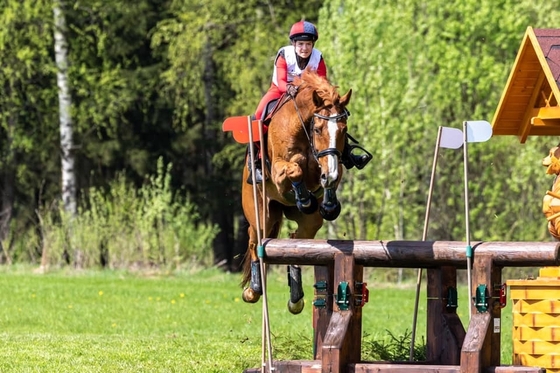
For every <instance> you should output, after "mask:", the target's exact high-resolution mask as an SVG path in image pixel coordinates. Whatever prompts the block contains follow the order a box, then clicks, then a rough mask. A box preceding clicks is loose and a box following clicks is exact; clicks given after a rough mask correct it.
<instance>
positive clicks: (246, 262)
mask: <svg viewBox="0 0 560 373" xmlns="http://www.w3.org/2000/svg"><path fill="white" fill-rule="evenodd" d="M256 248H257V245H256V244H255V243H254V242H250V241H249V246H248V248H247V252H246V253H245V256H244V257H243V278H242V280H241V283H240V285H241V288H245V287H247V285H248V284H249V282H250V281H251V262H252V260H251V257H252V255H251V250H256Z"/></svg>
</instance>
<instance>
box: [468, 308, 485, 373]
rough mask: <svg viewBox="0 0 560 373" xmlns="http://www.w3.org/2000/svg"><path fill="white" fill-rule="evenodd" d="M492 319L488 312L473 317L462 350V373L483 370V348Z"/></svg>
mask: <svg viewBox="0 0 560 373" xmlns="http://www.w3.org/2000/svg"><path fill="white" fill-rule="evenodd" d="M491 319H492V315H490V313H488V312H487V313H478V314H473V315H472V317H471V321H470V323H469V327H468V329H467V335H466V337H465V342H464V343H463V348H462V349H461V370H460V372H461V373H474V372H480V371H481V370H482V366H483V357H482V347H483V345H484V341H485V339H486V334H487V331H488V328H489V327H490V321H491Z"/></svg>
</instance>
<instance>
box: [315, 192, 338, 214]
mask: <svg viewBox="0 0 560 373" xmlns="http://www.w3.org/2000/svg"><path fill="white" fill-rule="evenodd" d="M341 208H342V207H341V206H340V202H339V201H338V199H337V198H336V192H335V190H334V189H325V196H324V197H323V203H322V204H321V206H320V207H319V212H320V213H321V216H322V217H323V219H325V220H328V221H333V220H335V219H336V218H338V215H340V210H341Z"/></svg>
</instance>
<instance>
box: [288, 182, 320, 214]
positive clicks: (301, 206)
mask: <svg viewBox="0 0 560 373" xmlns="http://www.w3.org/2000/svg"><path fill="white" fill-rule="evenodd" d="M292 189H293V190H294V194H295V197H296V206H297V208H298V210H299V211H301V212H303V213H304V214H312V213H314V212H315V211H317V207H318V202H317V198H315V196H314V195H313V194H311V193H310V192H309V191H308V190H307V188H306V187H305V184H304V183H303V181H300V182H299V183H292Z"/></svg>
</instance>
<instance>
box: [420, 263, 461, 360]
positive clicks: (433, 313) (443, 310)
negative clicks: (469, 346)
mask: <svg viewBox="0 0 560 373" xmlns="http://www.w3.org/2000/svg"><path fill="white" fill-rule="evenodd" d="M427 283H428V284H427V303H428V304H427V323H426V324H427V337H426V360H428V361H430V362H433V363H438V364H450V365H457V364H459V362H460V358H461V346H462V344H463V340H464V337H465V329H464V328H463V326H462V324H461V321H460V319H459V317H458V316H457V313H456V309H455V308H448V307H447V301H448V299H447V298H448V293H449V288H454V289H456V288H457V269H456V268H454V267H440V268H433V269H432V268H429V269H428V270H427Z"/></svg>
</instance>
